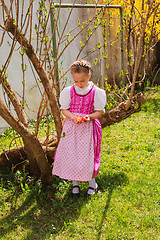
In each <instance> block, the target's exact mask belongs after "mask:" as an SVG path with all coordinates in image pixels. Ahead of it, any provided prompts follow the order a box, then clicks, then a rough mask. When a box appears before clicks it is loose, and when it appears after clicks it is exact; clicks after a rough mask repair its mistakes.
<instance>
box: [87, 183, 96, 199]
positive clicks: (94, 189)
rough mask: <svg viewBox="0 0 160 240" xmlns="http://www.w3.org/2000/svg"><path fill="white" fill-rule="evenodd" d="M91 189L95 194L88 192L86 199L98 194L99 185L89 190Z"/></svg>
mask: <svg viewBox="0 0 160 240" xmlns="http://www.w3.org/2000/svg"><path fill="white" fill-rule="evenodd" d="M89 189H91V190H93V191H94V192H93V193H90V194H89V193H88V192H87V194H86V197H91V196H93V195H95V193H96V192H98V185H97V187H96V188H93V187H89V188H88V190H89Z"/></svg>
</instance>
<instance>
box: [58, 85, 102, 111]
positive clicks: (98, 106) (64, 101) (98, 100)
mask: <svg viewBox="0 0 160 240" xmlns="http://www.w3.org/2000/svg"><path fill="white" fill-rule="evenodd" d="M92 86H93V82H89V85H88V86H87V87H85V88H79V87H77V86H76V85H75V90H76V93H77V94H80V95H85V94H87V93H88V92H89V91H90V90H91V88H92ZM70 89H71V86H69V87H66V88H64V89H63V90H62V92H61V94H60V98H59V103H60V105H61V109H69V108H70V103H71V96H70ZM105 105H106V92H105V91H104V90H103V89H101V88H99V87H96V91H95V95H94V110H103V111H105V109H104V107H105Z"/></svg>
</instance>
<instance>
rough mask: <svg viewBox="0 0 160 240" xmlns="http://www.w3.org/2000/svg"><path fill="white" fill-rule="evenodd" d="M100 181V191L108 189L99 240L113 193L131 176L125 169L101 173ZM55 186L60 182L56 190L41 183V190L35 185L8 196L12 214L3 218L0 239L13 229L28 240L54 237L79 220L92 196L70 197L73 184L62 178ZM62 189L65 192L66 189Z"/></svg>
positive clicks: (14, 232) (0, 224) (83, 191)
mask: <svg viewBox="0 0 160 240" xmlns="http://www.w3.org/2000/svg"><path fill="white" fill-rule="evenodd" d="M97 182H98V184H99V186H100V191H102V192H103V191H105V190H106V189H107V190H108V191H109V194H108V199H107V202H106V206H105V210H104V212H103V215H102V218H101V222H100V224H99V232H98V239H100V236H101V231H102V226H103V222H104V220H105V217H106V213H107V210H108V208H109V204H110V200H111V197H112V192H113V191H114V189H115V188H116V187H118V186H121V185H125V184H126V183H127V182H128V179H127V177H126V175H125V174H124V173H123V172H122V173H117V174H113V175H108V176H106V175H102V176H101V177H99V178H98V177H97ZM65 183H66V187H64V194H61V195H58V191H59V189H60V187H61V186H62V187H63V186H64V185H65ZM54 185H55V186H56V185H57V190H56V191H55V190H54V189H53V188H52V187H51V186H42V188H41V190H40V189H39V190H38V188H35V187H33V189H29V190H28V192H27V191H26V192H25V193H22V192H20V191H15V192H14V193H13V195H12V196H9V197H8V198H7V199H5V203H7V204H10V210H9V211H10V213H9V214H8V215H7V216H5V217H3V219H1V221H0V226H1V232H0V238H3V237H4V238H5V235H6V234H7V233H9V232H12V231H13V234H16V236H20V235H21V234H22V239H26V240H30V239H31V240H32V239H34V240H36V239H37V240H38V239H41V240H43V239H46V238H47V237H49V236H52V237H53V239H54V237H56V235H58V234H59V233H60V232H61V231H63V229H65V228H66V227H67V226H68V224H69V223H70V222H73V221H74V220H76V219H77V218H78V216H79V215H80V212H81V208H82V206H83V205H85V204H86V203H87V202H88V201H91V199H86V198H84V196H81V197H80V198H79V199H74V198H73V197H72V196H71V184H70V183H67V182H65V181H64V182H63V180H60V179H56V182H55V184H54ZM61 192H62V193H63V189H62V190H61ZM85 192H86V189H85V188H84V189H82V194H84V193H85ZM21 195H23V196H21ZM12 239H14V238H12ZM17 239H19V238H17Z"/></svg>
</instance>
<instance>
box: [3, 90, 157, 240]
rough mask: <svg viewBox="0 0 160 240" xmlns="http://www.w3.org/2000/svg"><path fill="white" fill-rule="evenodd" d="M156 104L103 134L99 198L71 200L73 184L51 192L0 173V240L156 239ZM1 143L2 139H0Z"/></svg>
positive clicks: (153, 99)
mask: <svg viewBox="0 0 160 240" xmlns="http://www.w3.org/2000/svg"><path fill="white" fill-rule="evenodd" d="M159 106H160V98H159V92H153V93H152V94H150V98H149V99H148V102H147V103H146V104H145V105H144V106H143V108H142V111H141V112H139V113H136V114H134V115H132V116H130V117H129V118H128V119H126V120H124V121H122V122H120V123H118V124H115V125H112V126H109V127H107V128H105V129H103V139H102V155H101V167H100V173H99V175H98V176H97V178H96V179H97V183H98V184H99V188H100V190H99V192H98V193H97V194H96V195H95V196H94V197H92V198H91V199H85V198H84V195H85V193H86V191H87V187H88V186H87V183H81V185H80V186H81V195H82V196H81V197H80V198H79V199H77V200H76V199H73V198H72V196H71V194H70V192H71V183H70V182H68V181H64V180H60V179H59V178H57V177H54V184H53V185H52V186H44V185H43V184H42V183H41V181H37V180H35V179H32V178H30V177H29V176H28V175H27V174H26V173H25V171H23V172H19V171H18V172H16V173H14V172H13V171H11V170H9V169H6V170H1V171H0V179H1V185H0V196H1V197H0V216H1V220H0V239H2V240H6V239H9V240H11V239H14V240H15V239H16V240H22V239H24V240H29V239H30V240H49V239H56V240H57V239H66V240H68V239H77V240H79V239H87V240H89V239H92V240H93V239H96V240H98V239H104V240H105V239H108V240H109V239H125V240H129V239H145V240H146V239H149V240H152V239H153V240H158V239H160V117H159ZM3 141H4V139H3Z"/></svg>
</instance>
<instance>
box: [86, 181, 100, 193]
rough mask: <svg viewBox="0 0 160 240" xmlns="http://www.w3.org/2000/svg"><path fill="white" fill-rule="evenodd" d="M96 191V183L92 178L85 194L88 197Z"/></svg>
mask: <svg viewBox="0 0 160 240" xmlns="http://www.w3.org/2000/svg"><path fill="white" fill-rule="evenodd" d="M97 189H98V184H97V183H96V180H95V178H92V179H91V180H90V181H89V188H88V192H87V194H88V195H91V194H95V192H96V191H97Z"/></svg>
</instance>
